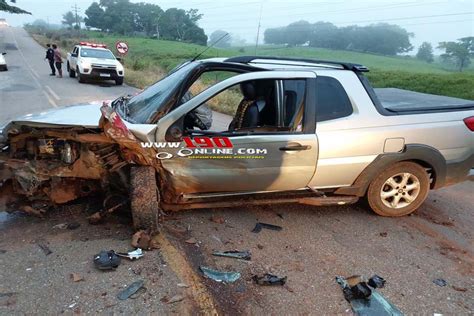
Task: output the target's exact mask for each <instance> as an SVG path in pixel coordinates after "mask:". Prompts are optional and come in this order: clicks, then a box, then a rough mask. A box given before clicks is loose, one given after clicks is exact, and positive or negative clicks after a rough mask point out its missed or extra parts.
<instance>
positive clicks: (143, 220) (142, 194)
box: [130, 166, 161, 232]
mask: <svg viewBox="0 0 474 316" xmlns="http://www.w3.org/2000/svg"><path fill="white" fill-rule="evenodd" d="M155 174H156V171H155V168H153V167H150V166H135V167H132V168H131V171H130V200H131V209H132V217H133V226H134V228H135V229H137V230H139V229H149V230H151V231H152V232H157V231H158V220H159V216H160V213H161V210H160V206H159V199H160V197H159V192H158V187H157V185H156V176H155Z"/></svg>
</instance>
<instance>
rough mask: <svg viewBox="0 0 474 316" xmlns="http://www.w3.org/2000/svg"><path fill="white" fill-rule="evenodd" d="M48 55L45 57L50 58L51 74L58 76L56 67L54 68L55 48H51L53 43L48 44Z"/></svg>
mask: <svg viewBox="0 0 474 316" xmlns="http://www.w3.org/2000/svg"><path fill="white" fill-rule="evenodd" d="M46 47H47V49H46V57H45V58H44V59H47V60H48V63H49V67H51V73H50V74H49V75H50V76H56V69H55V68H54V50H53V49H52V48H51V44H46Z"/></svg>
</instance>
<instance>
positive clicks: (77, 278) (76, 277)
mask: <svg viewBox="0 0 474 316" xmlns="http://www.w3.org/2000/svg"><path fill="white" fill-rule="evenodd" d="M69 277H70V278H71V280H72V282H79V281H84V277H82V276H81V275H80V274H77V273H71V274H70V275H69Z"/></svg>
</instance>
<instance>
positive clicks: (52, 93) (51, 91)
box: [44, 86, 61, 101]
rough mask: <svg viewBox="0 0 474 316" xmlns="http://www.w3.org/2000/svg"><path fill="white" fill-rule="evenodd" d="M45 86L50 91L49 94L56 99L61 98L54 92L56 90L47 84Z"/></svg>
mask: <svg viewBox="0 0 474 316" xmlns="http://www.w3.org/2000/svg"><path fill="white" fill-rule="evenodd" d="M44 87H45V88H46V90H48V91H49V93H51V95H52V96H53V97H54V98H55V99H56V100H58V101H59V100H61V98H60V97H59V96H58V95H57V94H56V92H54V91H53V89H51V88H50V87H49V86H44Z"/></svg>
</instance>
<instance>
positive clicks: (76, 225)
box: [53, 222, 81, 230]
mask: <svg viewBox="0 0 474 316" xmlns="http://www.w3.org/2000/svg"><path fill="white" fill-rule="evenodd" d="M80 226H81V224H80V223H78V222H72V223H61V224H57V225H54V226H53V228H57V229H70V230H74V229H77V228H79V227H80Z"/></svg>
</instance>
